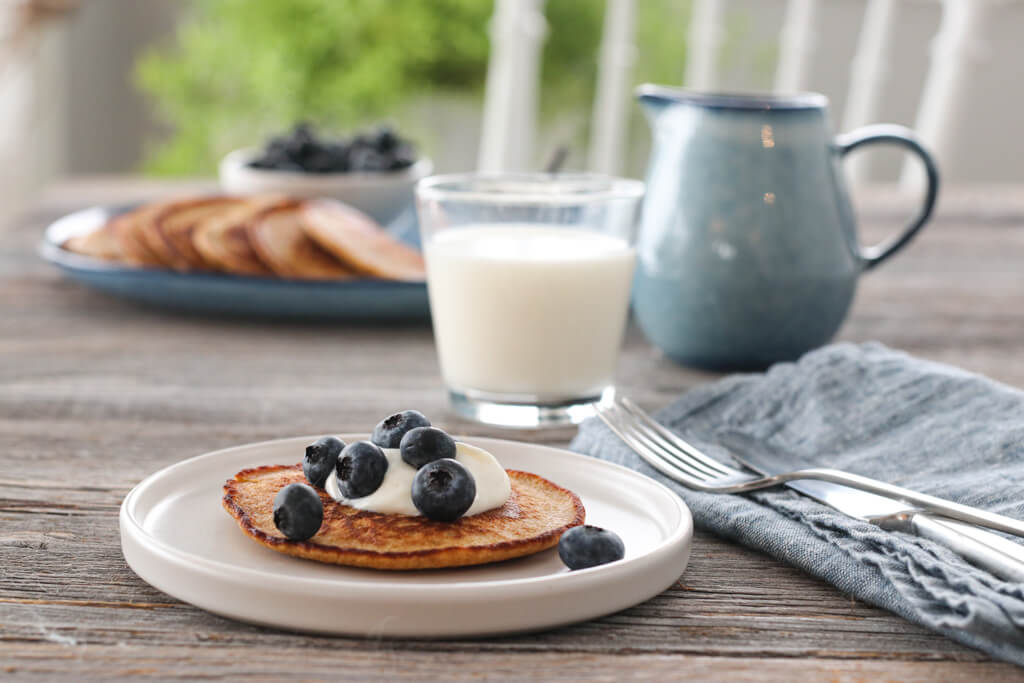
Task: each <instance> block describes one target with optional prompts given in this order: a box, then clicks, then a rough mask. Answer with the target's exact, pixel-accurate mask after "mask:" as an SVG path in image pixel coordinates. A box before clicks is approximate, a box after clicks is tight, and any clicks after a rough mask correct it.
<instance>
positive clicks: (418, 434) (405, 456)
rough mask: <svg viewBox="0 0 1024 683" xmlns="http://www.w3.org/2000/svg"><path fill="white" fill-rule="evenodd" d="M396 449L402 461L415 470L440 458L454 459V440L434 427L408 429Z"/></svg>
mask: <svg viewBox="0 0 1024 683" xmlns="http://www.w3.org/2000/svg"><path fill="white" fill-rule="evenodd" d="M398 447H399V448H400V449H402V460H404V461H405V462H407V463H408V464H410V465H412V466H413V467H415V468H417V469H419V468H420V467H423V466H424V465H426V464H427V463H429V462H433V461H435V460H440V459H441V458H454V457H455V439H453V438H452V437H450V436H448V435H447V434H445V433H444V432H443V431H441V430H440V429H437V428H435V427H416V428H415V429H410V430H409V431H407V432H406V433H405V436H403V437H402V441H401V443H400V444H399V445H398Z"/></svg>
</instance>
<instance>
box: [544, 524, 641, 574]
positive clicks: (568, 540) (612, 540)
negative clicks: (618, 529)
mask: <svg viewBox="0 0 1024 683" xmlns="http://www.w3.org/2000/svg"><path fill="white" fill-rule="evenodd" d="M625 555H626V546H625V545H623V543H622V539H621V538H619V535H618V534H616V533H615V532H614V531H608V530H607V529H602V528H601V527H599V526H591V525H589V524H586V525H584V526H576V527H573V528H571V529H569V530H568V531H566V532H565V533H564V534H562V538H560V539H559V541H558V556H559V557H560V558H562V562H564V563H565V566H566V567H568V568H569V569H586V568H587V567H596V566H597V565H599V564H607V563H609V562H614V561H615V560H621V559H622V558H623V557H624V556H625Z"/></svg>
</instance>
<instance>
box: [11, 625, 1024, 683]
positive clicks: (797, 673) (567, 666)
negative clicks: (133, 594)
mask: <svg viewBox="0 0 1024 683" xmlns="http://www.w3.org/2000/svg"><path fill="white" fill-rule="evenodd" d="M55 640H56V642H51V643H43V644H34V645H32V646H28V647H25V646H18V645H14V644H10V643H5V642H3V641H0V662H3V663H2V664H0V672H5V673H8V674H12V675H18V677H19V678H24V679H26V680H31V679H33V678H39V679H52V678H54V677H61V676H62V675H64V674H66V672H67V671H69V670H73V671H74V672H75V678H76V680H104V681H106V680H121V679H126V678H131V679H189V680H191V679H210V680H220V679H226V678H230V679H232V680H239V679H244V680H253V681H280V680H297V679H298V680H309V679H311V678H315V679H324V680H332V681H424V680H446V681H448V680H451V681H468V680H502V681H535V680H545V681H581V680H585V681H597V682H601V681H607V682H610V683H616V682H618V681H626V680H629V681H642V680H647V681H665V680H729V681H747V680H759V681H760V680H765V681H787V682H789V681H793V680H795V679H797V678H799V679H802V680H830V681H906V682H908V683H932V682H933V681H936V680H942V681H949V682H950V683H957V682H963V683H974V681H978V680H1001V681H1014V680H1022V679H1024V677H1022V675H1021V672H1020V671H1019V670H1017V669H1015V668H1013V667H1012V666H1010V665H1008V664H997V663H990V662H980V663H974V662H971V663H967V662H965V663H961V664H958V666H957V668H956V669H955V670H951V669H950V667H949V666H948V665H947V664H945V663H941V662H929V661H891V662H878V661H858V660H852V661H851V660H843V659H839V658H821V659H815V660H793V659H786V658H762V659H757V660H750V659H745V658H729V657H702V656H689V655H676V656H671V655H656V654H634V653H628V654H616V655H607V654H600V653H579V654H566V653H545V652H539V653H529V654H528V656H524V654H518V655H517V654H512V655H509V654H504V653H489V652H483V653H470V652H448V651H443V650H442V651H440V652H437V653H434V652H429V651H410V650H408V649H397V648H395V647H394V646H393V645H392V644H390V643H386V642H384V643H373V642H362V643H360V645H361V647H359V648H358V649H344V650H342V649H339V648H335V647H332V646H333V645H335V642H334V641H321V643H320V648H319V649H318V650H317V651H316V652H313V653H310V652H307V651H301V652H294V651H287V652H281V651H273V650H260V649H257V650H246V651H244V653H242V652H239V650H238V648H236V647H233V646H231V645H225V644H223V643H221V642H219V641H216V640H213V641H197V642H196V644H194V645H193V646H191V647H181V646H160V647H146V648H139V647H134V646H131V645H115V646H88V647H87V648H86V647H80V646H78V645H77V644H72V643H70V642H67V641H64V642H61V641H62V638H61V636H60V635H59V634H56V636H55Z"/></svg>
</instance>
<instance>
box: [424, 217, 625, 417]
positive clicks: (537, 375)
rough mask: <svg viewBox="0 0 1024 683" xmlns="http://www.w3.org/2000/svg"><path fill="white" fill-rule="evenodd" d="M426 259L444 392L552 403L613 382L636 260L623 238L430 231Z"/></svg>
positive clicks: (517, 228) (495, 229) (479, 229)
mask: <svg viewBox="0 0 1024 683" xmlns="http://www.w3.org/2000/svg"><path fill="white" fill-rule="evenodd" d="M424 253H425V256H426V262H427V283H428V287H429V292H430V307H431V313H432V317H433V323H434V336H435V338H436V340H437V346H438V356H439V358H440V362H441V373H442V375H443V376H444V379H445V382H446V383H447V385H448V387H449V388H450V389H454V390H456V391H462V392H466V391H469V392H487V393H494V394H506V395H507V394H517V395H520V396H521V397H522V400H524V401H531V400H532V401H547V402H557V401H560V400H568V399H574V398H575V399H578V398H581V397H591V396H594V395H596V394H598V393H600V392H601V390H602V389H604V388H605V387H607V386H609V385H611V384H612V378H613V375H614V372H615V358H616V356H617V354H618V350H619V346H620V345H621V343H622V334H623V329H624V327H625V322H626V313H627V310H628V307H629V292H630V284H631V281H632V277H633V264H634V260H635V252H634V249H633V248H632V247H631V246H630V245H629V244H628V243H627V242H626V241H625V240H622V239H619V238H616V237H612V236H609V235H604V234H600V233H597V232H590V231H587V230H584V229H573V228H560V227H551V226H545V225H535V224H489V225H480V226H464V227H459V228H451V229H448V230H443V231H440V232H437V233H435V234H434V235H432V236H431V237H430V239H429V240H428V242H427V243H426V244H425V245H424Z"/></svg>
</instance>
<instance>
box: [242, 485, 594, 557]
mask: <svg viewBox="0 0 1024 683" xmlns="http://www.w3.org/2000/svg"><path fill="white" fill-rule="evenodd" d="M507 471H508V475H509V478H510V479H511V480H512V495H511V496H510V497H509V500H508V501H507V502H506V503H505V505H503V506H502V507H500V508H496V509H494V510H488V511H487V512H482V513H480V514H478V515H473V516H472V517H462V518H460V519H458V520H456V521H454V522H436V521H433V520H429V519H427V518H425V517H413V516H409V515H387V514H381V513H377V512H368V511H365V510H358V509H356V508H353V507H350V506H348V505H343V504H341V503H337V502H335V501H334V500H333V499H332V498H331V497H330V496H328V495H327V494H326V493H324V492H323V491H318V493H319V494H320V498H321V500H322V501H323V503H324V522H323V524H322V525H321V527H320V531H318V532H317V534H316V535H315V536H313V538H311V539H309V540H308V541H289V540H288V539H286V538H285V537H284V535H283V534H281V532H280V531H278V530H277V527H276V526H274V496H275V495H276V494H277V492H278V491H279V490H280V489H281V488H282V487H284V486H287V485H288V484H292V483H295V482H303V483H304V482H305V481H306V479H305V477H304V476H303V474H302V466H301V465H270V466H265V467H255V468H251V469H246V470H242V471H241V472H239V473H238V474H236V475H235V476H234V477H233V478H232V479H229V480H227V482H225V484H224V498H223V505H224V508H225V509H226V510H227V511H228V512H229V513H230V514H231V516H233V517H234V518H235V519H236V520H237V521H238V524H239V526H240V527H241V528H242V531H243V532H245V534H246V535H247V536H249V537H250V538H252V539H253V540H255V541H256V542H258V543H260V544H261V545H264V546H266V547H268V548H270V549H272V550H276V551H278V552H280V553H285V554H286V555H293V556H295V557H302V558H306V559H310V560H317V561H319V562H327V563H332V564H344V565H350V566H354V567H367V568H372V569H391V570H405V569H438V568H442V567H461V566H467V565H474V564H484V563H487V562H499V561H501V560H508V559H511V558H514V557H523V556H525V555H532V554H534V553H537V552H540V551H541V550H545V549H547V548H551V547H553V546H555V545H557V543H558V539H559V538H561V536H562V533H563V532H564V531H565V530H567V529H569V528H570V527H574V526H579V525H580V524H582V523H583V520H584V515H585V512H584V510H583V504H582V503H581V502H580V499H579V497H578V496H576V494H575V493H573V492H572V491H569V490H566V489H563V488H561V487H560V486H556V485H555V484H553V483H551V482H550V481H548V480H547V479H544V478H542V477H538V476H537V475H535V474H531V473H529V472H519V471H516V470H507Z"/></svg>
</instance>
